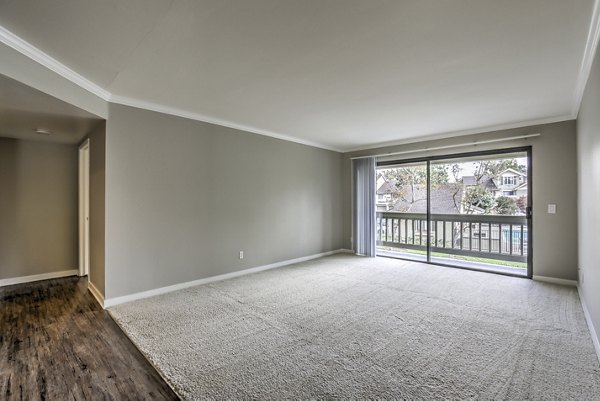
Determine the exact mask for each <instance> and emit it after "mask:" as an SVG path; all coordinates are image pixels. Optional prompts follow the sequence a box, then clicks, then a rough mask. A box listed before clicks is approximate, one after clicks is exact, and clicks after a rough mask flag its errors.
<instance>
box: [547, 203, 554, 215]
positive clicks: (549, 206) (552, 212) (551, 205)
mask: <svg viewBox="0 0 600 401" xmlns="http://www.w3.org/2000/svg"><path fill="white" fill-rule="evenodd" d="M548 214H556V205H555V204H554V203H549V204H548Z"/></svg>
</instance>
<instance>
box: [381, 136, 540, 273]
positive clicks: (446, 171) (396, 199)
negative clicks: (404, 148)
mask: <svg viewBox="0 0 600 401" xmlns="http://www.w3.org/2000/svg"><path fill="white" fill-rule="evenodd" d="M377 172H378V174H377V195H376V196H377V228H376V239H377V252H378V255H381V256H390V257H398V258H402V259H409V260H417V261H426V262H429V263H433V264H440V265H445V266H453V267H460V268H466V269H474V270H485V271H493V272H496V273H503V274H510V275H517V276H528V277H530V276H531V274H532V272H531V249H530V248H531V149H530V148H517V149H506V150H499V151H486V152H478V153H465V154H458V155H447V156H435V157H430V158H424V159H419V160H407V161H402V160H399V161H392V162H380V163H378V170H377Z"/></svg>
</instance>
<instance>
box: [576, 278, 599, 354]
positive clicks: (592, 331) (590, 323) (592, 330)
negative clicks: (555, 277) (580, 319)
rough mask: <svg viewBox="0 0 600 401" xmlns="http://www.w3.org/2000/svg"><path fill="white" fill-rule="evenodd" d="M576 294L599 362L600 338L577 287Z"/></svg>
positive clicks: (579, 288)
mask: <svg viewBox="0 0 600 401" xmlns="http://www.w3.org/2000/svg"><path fill="white" fill-rule="evenodd" d="M577 293H578V294H579V300H580V301H581V307H582V308H583V315H584V316H585V321H586V323H587V325H588V328H589V329H590V335H591V336H592V342H593V343H594V348H595V349H596V356H598V362H600V338H598V332H597V331H596V328H595V327H594V322H593V321H592V316H591V315H590V311H589V310H588V308H587V305H586V303H585V298H584V296H583V294H582V293H581V287H580V286H579V285H578V286H577Z"/></svg>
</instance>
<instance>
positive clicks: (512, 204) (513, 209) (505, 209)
mask: <svg viewBox="0 0 600 401" xmlns="http://www.w3.org/2000/svg"><path fill="white" fill-rule="evenodd" d="M494 209H495V211H496V213H497V214H515V213H517V212H518V211H519V207H518V206H517V202H516V201H515V200H514V199H513V198H509V197H507V196H500V197H499V198H498V199H496V207H495V208H494Z"/></svg>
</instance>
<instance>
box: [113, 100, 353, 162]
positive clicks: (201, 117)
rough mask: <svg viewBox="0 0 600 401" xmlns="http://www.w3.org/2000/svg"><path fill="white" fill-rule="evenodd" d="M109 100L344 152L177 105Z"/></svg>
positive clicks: (340, 151)
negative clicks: (187, 109) (184, 108)
mask: <svg viewBox="0 0 600 401" xmlns="http://www.w3.org/2000/svg"><path fill="white" fill-rule="evenodd" d="M109 102H110V103H114V104H120V105H123V106H130V107H135V108H138V109H144V110H150V111H154V112H157V113H163V114H169V115H172V116H177V117H183V118H187V119H190V120H196V121H201V122H205V123H209V124H215V125H221V126H223V127H228V128H233V129H237V130H241V131H246V132H251V133H253V134H258V135H264V136H269V137H271V138H276V139H281V140H284V141H288V142H295V143H299V144H301V145H307V146H312V147H315V148H321V149H325V150H331V151H334V152H338V153H343V151H342V150H340V149H336V148H332V147H330V146H326V145H323V144H321V143H318V142H312V141H307V140H304V139H300V138H294V137H291V136H287V135H283V134H278V133H276V132H271V131H267V130H263V129H260V128H256V127H251V126H248V125H243V124H237V123H235V122H233V121H229V120H222V119H219V118H214V117H210V116H207V115H204V114H200V113H195V112H193V111H186V110H182V109H178V108H175V107H170V106H165V105H162V104H157V103H152V102H147V101H145V100H140V99H133V98H129V97H125V96H118V95H111V96H110V98H109Z"/></svg>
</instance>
